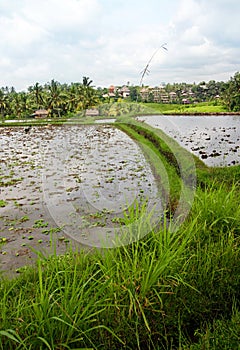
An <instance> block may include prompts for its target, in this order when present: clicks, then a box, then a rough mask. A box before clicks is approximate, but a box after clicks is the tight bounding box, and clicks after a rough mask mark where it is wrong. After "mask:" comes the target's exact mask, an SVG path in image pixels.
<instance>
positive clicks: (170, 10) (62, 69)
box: [0, 0, 240, 90]
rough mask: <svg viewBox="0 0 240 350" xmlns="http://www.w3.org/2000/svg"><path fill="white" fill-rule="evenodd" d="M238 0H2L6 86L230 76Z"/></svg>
mask: <svg viewBox="0 0 240 350" xmlns="http://www.w3.org/2000/svg"><path fill="white" fill-rule="evenodd" d="M239 15H240V1H239V0H146V1H142V0H127V1H126V0H0V31H1V39H0V86H14V87H15V88H16V89H17V90H24V89H26V88H27V87H28V86H30V85H33V84H34V83H36V82H39V83H41V84H44V83H46V82H48V81H50V80H51V79H55V80H57V81H59V82H61V83H65V82H66V83H70V82H76V81H82V77H83V76H88V77H90V78H91V79H92V80H93V83H94V85H95V86H96V87H97V86H106V87H107V86H109V85H110V84H114V85H123V84H126V83H128V82H129V83H130V84H131V85H132V84H133V85H138V84H139V83H140V78H141V71H142V70H143V69H144V67H145V66H146V64H147V62H148V61H149V59H150V58H151V56H152V55H153V53H154V52H155V51H156V50H157V49H158V48H160V47H161V45H162V44H165V43H166V47H167V48H168V51H165V50H164V49H161V48H160V49H159V50H158V51H157V53H156V54H155V56H154V57H153V59H152V61H151V63H150V66H149V68H150V73H149V75H145V77H144V80H143V83H144V84H145V85H151V86H157V85H159V84H161V82H170V83H173V82H190V83H193V82H196V83H198V82H201V81H203V80H205V81H209V80H212V79H213V80H216V81H220V80H224V81H226V80H229V79H230V77H231V76H233V75H234V73H235V72H237V71H239V70H240V25H239Z"/></svg>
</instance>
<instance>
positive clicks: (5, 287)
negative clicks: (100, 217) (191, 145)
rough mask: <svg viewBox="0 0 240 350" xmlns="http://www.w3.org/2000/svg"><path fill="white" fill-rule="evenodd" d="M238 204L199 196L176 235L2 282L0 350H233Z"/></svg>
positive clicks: (155, 234)
mask: <svg viewBox="0 0 240 350" xmlns="http://www.w3.org/2000/svg"><path fill="white" fill-rule="evenodd" d="M238 198H239V188H238V186H237V185H235V186H233V187H232V189H231V190H229V189H228V188H227V187H225V186H224V185H223V184H222V185H221V186H219V187H218V188H216V185H215V186H212V187H211V186H210V187H208V188H207V189H206V190H204V191H203V190H202V189H200V188H199V189H198V191H197V196H196V200H195V202H194V205H193V207H192V211H191V213H190V216H189V218H188V220H187V221H185V223H184V224H183V225H182V226H181V227H180V228H179V230H178V231H176V232H170V230H169V228H168V225H167V219H166V218H165V221H164V222H165V224H164V223H163V225H162V227H161V228H160V229H159V230H157V231H156V230H153V231H152V232H150V233H149V234H148V235H147V236H146V237H144V239H141V240H139V241H137V242H134V243H131V244H129V245H127V246H123V247H119V248H116V249H106V250H102V251H93V252H88V253H86V252H82V251H81V252H73V251H69V253H68V254H66V255H64V256H55V255H54V256H52V257H49V258H46V259H43V258H42V259H39V261H38V264H37V267H36V268H35V269H34V268H29V269H27V270H26V271H25V272H24V273H23V274H22V275H20V276H19V277H18V278H16V279H14V280H8V279H6V278H3V279H2V281H1V282H2V283H1V289H0V309H1V316H0V325H1V326H0V349H1V350H3V349H4V350H5V349H9V350H11V349H89V348H90V349H180V348H182V349H194V350H195V349H212V348H213V349H218V348H219V349H230V348H231V349H238V348H237V345H236V344H238V340H239V337H240V334H239V327H238V326H237V325H239V321H240V318H239V312H238V310H239V290H240V288H239V287H240V281H239V276H240V266H239V261H240V259H239V258H240V256H239V221H240V215H239V214H240V212H239V202H237V201H236V200H237V199H238ZM127 220H129V217H128V218H127ZM233 320H234V326H233ZM227 324H228V325H229V327H230V328H229V329H228V327H227V326H226V327H223V325H227ZM221 325H222V326H221ZM212 336H216V337H217V339H214V340H213V338H212ZM221 344H222V345H221ZM211 346H212V348H211ZM214 346H215V348H214ZM217 346H219V347H217ZM224 346H225V347H224ZM230 346H231V347H230Z"/></svg>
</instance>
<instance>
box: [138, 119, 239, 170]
mask: <svg viewBox="0 0 240 350" xmlns="http://www.w3.org/2000/svg"><path fill="white" fill-rule="evenodd" d="M138 120H141V121H145V122H146V123H148V124H149V125H151V126H153V127H155V128H159V129H162V130H163V131H164V132H166V134H168V135H169V136H171V137H173V138H174V139H176V141H178V142H179V144H180V145H181V146H183V147H185V148H186V149H187V150H189V151H190V152H192V153H194V154H195V155H196V156H198V157H199V158H200V159H202V160H203V161H204V163H205V164H207V165H208V166H231V165H235V164H240V116H232V115H229V116H228V115H227V116H226V115H224V116H159V115H152V116H143V117H138Z"/></svg>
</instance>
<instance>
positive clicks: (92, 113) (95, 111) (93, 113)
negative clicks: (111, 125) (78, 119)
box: [86, 108, 99, 117]
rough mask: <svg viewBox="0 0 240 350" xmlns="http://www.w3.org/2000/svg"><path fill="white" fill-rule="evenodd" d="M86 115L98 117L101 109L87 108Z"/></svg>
mask: <svg viewBox="0 0 240 350" xmlns="http://www.w3.org/2000/svg"><path fill="white" fill-rule="evenodd" d="M86 116H87V117H98V116H99V110H98V109H97V108H91V109H86Z"/></svg>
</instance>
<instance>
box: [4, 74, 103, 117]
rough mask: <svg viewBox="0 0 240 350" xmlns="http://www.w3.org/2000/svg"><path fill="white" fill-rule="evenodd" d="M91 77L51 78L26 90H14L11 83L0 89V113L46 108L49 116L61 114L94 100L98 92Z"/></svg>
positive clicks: (14, 114) (20, 114) (23, 114)
mask: <svg viewBox="0 0 240 350" xmlns="http://www.w3.org/2000/svg"><path fill="white" fill-rule="evenodd" d="M91 84H92V80H90V78H88V77H83V80H82V83H78V82H77V83H71V84H60V83H59V82H57V81H55V80H54V79H53V80H51V82H49V83H47V84H45V85H40V84H39V83H36V84H35V85H33V86H30V87H29V88H28V89H27V92H16V90H15V89H14V87H11V88H8V87H2V88H1V89H0V113H1V117H2V119H4V118H9V117H10V118H16V117H17V118H22V117H26V116H31V115H32V114H33V113H34V111H36V110H38V109H46V110H48V112H49V116H50V117H62V116H65V115H67V114H69V113H75V112H76V111H81V110H85V109H87V108H88V107H90V106H92V105H95V104H98V103H99V98H98V92H97V90H96V89H94V87H93V86H92V85H91Z"/></svg>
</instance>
